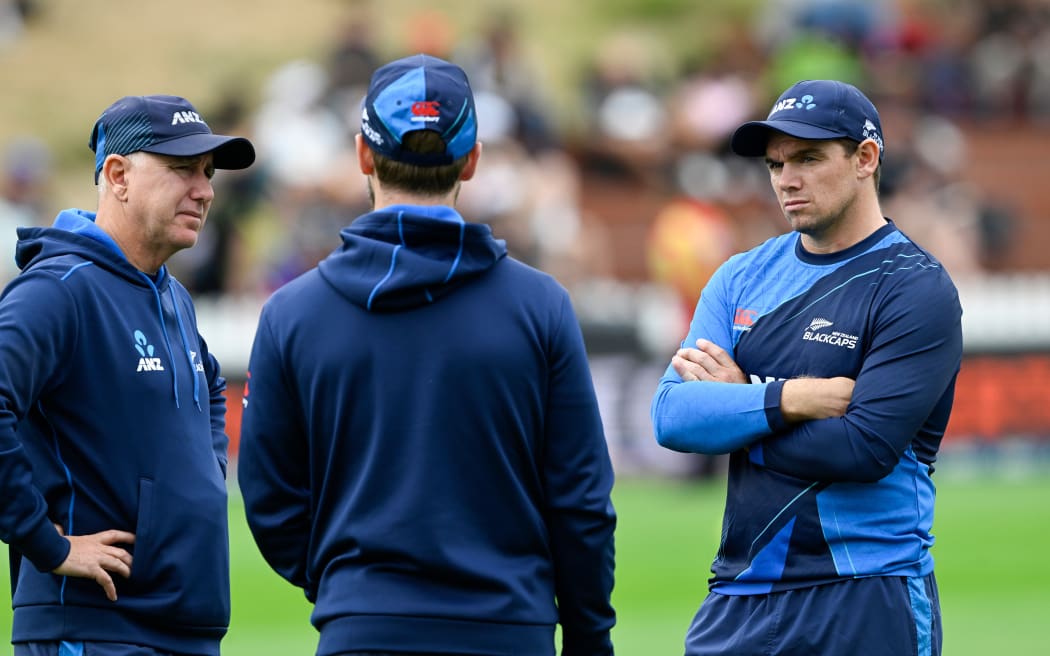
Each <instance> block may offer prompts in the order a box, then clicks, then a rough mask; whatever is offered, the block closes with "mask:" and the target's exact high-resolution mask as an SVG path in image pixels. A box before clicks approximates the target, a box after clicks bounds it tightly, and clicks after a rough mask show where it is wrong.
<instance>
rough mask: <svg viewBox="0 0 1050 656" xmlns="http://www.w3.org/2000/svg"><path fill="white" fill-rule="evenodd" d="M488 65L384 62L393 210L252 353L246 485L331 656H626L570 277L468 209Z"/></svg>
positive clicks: (374, 128) (275, 320)
mask: <svg viewBox="0 0 1050 656" xmlns="http://www.w3.org/2000/svg"><path fill="white" fill-rule="evenodd" d="M476 134H477V122H476V117H475V113H474V99H473V94H472V92H471V89H470V86H469V83H468V81H467V78H466V75H465V74H464V73H463V71H462V70H461V69H460V68H459V67H457V66H453V65H452V64H449V63H448V62H445V61H442V60H440V59H436V58H433V57H429V56H426V55H417V56H412V57H408V58H405V59H400V60H397V61H395V62H392V63H390V64H387V65H386V66H383V67H381V68H380V69H379V70H377V71H376V72H375V74H374V75H373V77H372V81H371V84H370V86H369V90H368V95H367V97H366V99H365V102H364V107H363V114H362V120H361V134H360V135H358V137H357V157H358V163H359V166H360V169H361V172H362V173H363V174H364V175H365V176H366V177H367V180H368V185H369V189H370V191H371V193H372V198H373V206H374V211H372V212H370V213H368V214H365V215H363V216H361V217H359V218H357V219H356V220H355V221H354V222H353V223H352V224H351V225H350V226H348V227H346V228H344V229H343V231H342V241H343V245H342V246H341V247H340V248H338V249H337V250H336V251H335V252H333V253H332V254H331V255H330V256H329V257H328V258H327V259H325V260H324V261H323V262H321V264H320V265H319V266H318V267H317V268H316V269H314V270H312V271H310V272H308V273H306V274H304V275H303V276H301V277H299V278H298V279H296V280H294V281H292V282H290V283H288V284H287V285H286V286H285V287H283V288H281V289H280V290H278V291H277V292H276V293H275V294H274V295H273V296H272V297H271V298H270V300H269V301H268V302H267V304H266V306H265V307H264V308H263V311H262V316H261V317H260V319H259V328H258V332H257V333H256V337H255V343H254V345H253V347H252V355H251V360H250V366H249V368H250V379H249V387H248V389H247V394H246V407H245V412H244V417H243V423H242V432H241V450H240V460H239V465H238V480H239V482H240V486H241V490H242V492H243V493H244V500H245V508H246V511H247V516H248V524H249V526H250V527H251V529H252V532H253V535H254V537H255V540H256V543H257V544H258V546H259V549H260V551H261V552H262V554H263V556H265V558H266V560H267V561H268V562H269V563H270V565H271V566H272V567H273V568H274V569H275V570H276V571H277V572H278V573H279V574H280V575H281V576H283V577H284V578H286V579H288V580H289V581H290V582H292V583H293V584H295V585H297V586H299V587H301V588H303V590H304V591H305V593H306V596H307V598H308V599H309V600H310V601H312V602H313V603H314V611H313V617H312V622H313V625H314V626H315V627H316V628H317V630H318V631H319V632H320V642H319V645H318V648H317V653H318V654H319V655H321V656H334V655H336V654H373V655H374V654H417V655H420V654H476V655H479V656H482V655H484V656H517V655H519V654H530V655H531V656H544V655H553V654H554V653H555V646H554V632H555V625H556V624H560V625H561V628H562V645H563V646H562V652H561V653H562V654H564V655H566V656H573V655H582V656H587V655H595V656H598V655H611V654H612V653H613V652H612V644H611V641H610V637H609V631H610V629H611V628H612V626H613V623H614V622H615V615H614V613H613V609H612V606H611V605H610V593H611V591H612V585H613V529H614V527H615V523H616V517H615V514H614V512H613V508H612V504H611V502H610V497H609V495H610V490H611V488H612V482H613V474H612V468H611V465H610V461H609V454H608V449H607V446H606V443H605V438H604V434H603V431H602V424H601V418H600V417H599V415H598V407H597V402H596V399H595V394H594V388H593V383H592V381H591V374H590V369H589V367H588V362H587V357H586V353H585V351H584V345H583V339H582V336H581V333H580V328H579V325H578V323H577V321H576V316H575V313H574V312H573V308H572V305H571V303H570V301H569V296H568V294H567V293H566V291H565V290H564V289H563V288H562V287H561V286H560V285H559V284H558V283H557V282H556V281H555V280H554V279H553V278H551V277H550V276H548V275H546V274H543V273H540V272H539V271H536V270H535V269H531V268H529V267H527V266H525V265H523V264H521V263H520V262H517V261H515V260H514V259H513V258H511V257H508V256H507V249H506V246H505V244H504V242H503V241H501V240H496V239H494V238H493V236H492V233H491V230H490V229H489V227H488V226H485V225H481V224H476V223H468V222H467V221H466V220H465V219H464V218H463V217H462V216H460V214H459V213H458V212H457V211H456V210H455V209H453V205H454V204H455V201H456V195H457V192H458V190H459V186H460V184H461V183H462V182H464V181H467V180H469V179H470V178H471V177H472V176H473V175H474V172H475V170H476V167H477V166H478V158H479V156H480V155H481V144H480V143H477V142H476Z"/></svg>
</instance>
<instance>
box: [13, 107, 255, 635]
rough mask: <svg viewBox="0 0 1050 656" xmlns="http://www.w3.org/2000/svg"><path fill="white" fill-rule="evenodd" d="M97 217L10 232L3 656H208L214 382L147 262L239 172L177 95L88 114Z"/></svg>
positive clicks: (237, 143) (179, 290)
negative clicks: (8, 626)
mask: <svg viewBox="0 0 1050 656" xmlns="http://www.w3.org/2000/svg"><path fill="white" fill-rule="evenodd" d="M90 146H91V149H92V150H93V151H95V182H96V183H97V184H98V212H97V213H95V212H87V211H84V210H77V209H70V210H64V211H63V212H61V213H60V214H59V215H58V217H57V218H56V219H55V223H54V225H53V226H52V227H50V228H19V231H18V237H19V242H18V248H17V257H16V259H17V262H18V265H19V267H20V268H21V269H22V273H21V274H20V275H19V276H18V277H17V278H16V279H15V280H14V281H12V282H11V283H10V285H8V287H7V289H6V290H5V291H4V295H3V298H2V300H0V499H3V503H2V505H0V537H2V538H3V541H4V542H6V543H7V544H8V545H9V547H10V554H11V560H12V572H13V575H12V586H13V605H14V622H13V642H14V643H15V652H14V653H15V656H83V655H87V656H172V655H175V656H181V655H191V654H192V655H194V656H197V655H200V656H217V654H218V653H219V641H220V640H221V638H222V636H223V635H224V634H225V633H226V626H227V624H228V622H229V614H230V582H229V542H228V536H227V528H226V482H225V473H226V445H227V439H226V435H225V427H226V419H225V418H226V406H225V397H224V392H225V389H226V381H225V380H224V379H223V378H222V376H221V375H220V372H219V366H218V364H217V363H216V361H215V358H214V357H212V356H211V355H210V354H209V352H208V347H207V344H205V342H204V339H203V338H202V337H201V336H200V334H199V333H198V331H197V320H196V315H195V313H194V308H193V304H192V302H191V300H190V297H189V294H188V293H187V292H186V289H185V288H184V287H183V286H182V285H180V284H179V283H178V281H177V280H175V279H174V278H172V277H171V276H170V275H169V274H168V271H167V268H166V267H165V265H164V263H165V262H166V261H167V259H168V258H169V257H170V256H171V255H172V254H174V253H175V252H177V251H179V250H181V249H184V248H190V247H191V246H193V245H194V244H195V243H196V241H197V235H198V234H199V233H200V230H201V227H202V226H203V225H204V222H205V220H206V219H207V216H208V208H209V207H210V206H211V203H212V199H213V197H214V192H213V190H212V184H211V176H212V174H213V173H214V171H215V169H216V168H227V169H241V168H245V167H247V166H249V165H251V163H252V162H253V160H254V159H255V151H254V149H253V148H252V145H251V143H250V142H248V141H247V140H246V139H243V138H240V137H227V136H222V135H216V134H212V132H211V130H210V129H209V128H208V126H207V124H206V123H205V122H204V121H203V119H201V117H200V115H199V114H198V113H197V111H196V110H195V109H194V108H193V106H192V105H191V104H190V103H189V102H187V101H186V100H185V99H183V98H179V97H176V96H134V97H132V96H129V97H125V98H121V99H120V100H118V101H116V102H115V103H113V104H112V105H111V106H110V107H109V108H108V109H106V111H105V112H103V114H102V116H101V117H99V119H98V120H97V121H96V123H95V126H94V129H93V130H92V133H91V140H90Z"/></svg>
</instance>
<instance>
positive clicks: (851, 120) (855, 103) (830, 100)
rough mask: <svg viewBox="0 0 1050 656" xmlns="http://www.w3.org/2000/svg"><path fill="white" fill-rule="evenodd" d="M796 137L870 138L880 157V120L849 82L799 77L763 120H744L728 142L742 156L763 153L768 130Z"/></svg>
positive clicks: (869, 104) (756, 155)
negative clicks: (877, 148) (877, 147)
mask: <svg viewBox="0 0 1050 656" xmlns="http://www.w3.org/2000/svg"><path fill="white" fill-rule="evenodd" d="M770 130H776V131H777V132H783V133H784V134H787V135H790V136H792V137H797V138H799V139H839V138H842V137H845V138H847V139H852V140H854V141H858V142H860V141H864V140H866V139H872V140H874V141H875V143H877V144H878V145H879V161H881V160H882V152H883V141H882V123H880V122H879V113H878V111H876V110H875V105H873V104H872V103H871V101H870V100H868V98H867V97H866V96H865V95H864V94H863V93H861V92H860V91H859V90H858V89H857V88H856V87H855V86H853V85H852V84H846V83H845V82H838V81H836V80H803V81H802V82H798V83H796V84H795V85H794V86H792V87H791V88H789V89H788V90H787V91H785V92H784V93H782V94H780V98H778V99H777V102H776V103H775V104H774V105H773V109H772V111H770V112H769V117H768V118H767V119H766V120H764V121H751V122H749V123H744V124H743V125H741V126H740V127H739V128H737V130H736V132H734V133H733V139H732V141H731V142H730V145H731V147H732V148H733V152H734V153H736V154H737V155H743V156H744V157H762V156H764V155H765V154H766V143H767V142H768V141H769V131H770Z"/></svg>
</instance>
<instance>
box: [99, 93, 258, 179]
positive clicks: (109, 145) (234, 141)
mask: <svg viewBox="0 0 1050 656" xmlns="http://www.w3.org/2000/svg"><path fill="white" fill-rule="evenodd" d="M88 146H90V147H91V150H92V151H94V153H95V183H96V184H97V183H98V176H99V173H100V172H101V171H102V164H103V162H105V161H106V157H107V156H109V155H128V154H130V153H134V152H137V151H140V150H141V151H145V152H147V153H156V154H158V155H172V156H175V157H194V156H196V155H201V154H204V153H214V164H215V168H217V169H246V168H248V167H249V166H251V164H252V162H254V161H255V148H254V147H253V146H252V143H251V142H250V141H248V140H247V139H245V138H244V137H227V136H224V135H221V134H212V131H211V129H210V128H209V127H208V124H207V123H205V122H204V119H203V118H201V116H200V114H198V113H197V110H196V109H194V108H193V105H191V104H190V102H189V101H188V100H186V99H185V98H179V97H178V96H125V97H123V98H121V99H120V100H118V101H116V102H115V103H113V104H112V105H110V106H109V107H107V108H106V110H105V111H104V112H102V115H101V116H99V117H98V120H97V121H95V127H94V128H93V129H92V130H91V139H90V140H89V141H88Z"/></svg>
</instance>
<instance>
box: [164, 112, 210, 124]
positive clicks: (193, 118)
mask: <svg viewBox="0 0 1050 656" xmlns="http://www.w3.org/2000/svg"><path fill="white" fill-rule="evenodd" d="M179 123H204V119H202V118H201V117H200V114H198V113H197V112H175V113H174V114H172V115H171V124H172V125H178V124H179ZM205 125H207V123H205Z"/></svg>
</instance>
